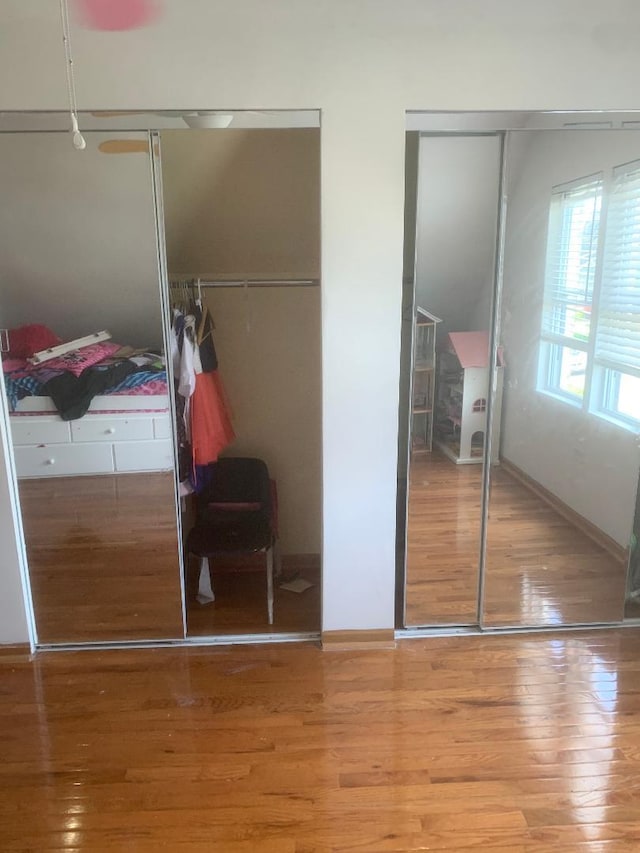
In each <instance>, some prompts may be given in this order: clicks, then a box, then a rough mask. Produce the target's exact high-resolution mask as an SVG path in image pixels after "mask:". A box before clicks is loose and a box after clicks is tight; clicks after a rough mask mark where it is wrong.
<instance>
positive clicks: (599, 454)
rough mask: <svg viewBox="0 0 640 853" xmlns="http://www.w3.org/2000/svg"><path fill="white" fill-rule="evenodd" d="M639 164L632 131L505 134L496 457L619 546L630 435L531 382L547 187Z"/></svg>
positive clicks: (625, 519)
mask: <svg viewBox="0 0 640 853" xmlns="http://www.w3.org/2000/svg"><path fill="white" fill-rule="evenodd" d="M512 154H513V157H512V156H511V155H512ZM638 157H640V132H639V131H608V132H607V131H580V132H573V131H544V132H531V133H527V132H524V133H515V134H513V138H512V141H511V143H510V146H509V159H510V161H512V163H513V166H514V167H513V169H512V170H511V173H512V180H511V181H510V188H509V206H508V213H507V233H506V250H505V271H504V291H503V311H502V316H503V328H502V343H503V344H504V347H505V360H506V370H505V385H504V397H503V408H502V412H503V420H502V434H501V442H502V445H501V455H502V457H503V458H505V459H508V460H509V461H511V462H513V463H514V464H515V465H517V466H518V467H519V468H521V469H522V470H524V471H525V472H526V473H527V474H529V476H530V477H532V478H533V479H534V480H537V481H538V482H539V483H541V484H542V485H543V486H544V487H545V488H546V489H548V490H549V491H551V492H553V493H554V494H555V495H557V496H558V497H559V498H560V500H562V501H563V502H564V503H566V504H568V505H569V506H570V507H571V508H572V509H574V510H575V511H576V512H578V513H579V514H580V515H582V516H583V517H585V518H587V519H588V520H589V521H591V522H592V523H593V524H595V525H596V526H597V527H599V528H600V529H601V530H603V531H604V532H605V533H606V534H608V535H609V536H611V537H612V538H613V539H615V540H616V541H617V542H618V543H620V544H621V545H623V546H626V545H627V544H628V541H629V535H630V533H631V522H632V518H633V510H634V506H635V494H636V488H637V485H638V461H639V453H638V445H637V437H636V435H635V434H634V433H633V432H631V431H629V430H627V429H623V428H622V427H618V426H615V425H613V424H610V423H608V422H607V421H604V420H603V419H602V418H599V417H597V416H595V415H592V414H587V413H585V412H583V411H582V410H581V409H577V408H574V407H572V406H571V405H568V404H567V403H564V402H561V401H559V400H556V399H553V398H552V397H549V396H548V395H546V394H541V393H540V392H538V391H536V382H537V370H538V354H539V338H540V325H541V312H542V301H543V293H544V267H545V254H546V240H547V227H548V221H549V201H550V197H551V188H552V187H553V186H555V185H557V184H562V183H566V182H568V181H571V180H575V179H576V178H580V177H584V176H586V175H590V174H593V173H594V172H598V171H600V170H607V169H610V168H611V167H612V166H615V165H619V164H621V163H625V162H627V161H629V160H633V159H636V158H638Z"/></svg>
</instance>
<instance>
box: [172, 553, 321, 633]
mask: <svg viewBox="0 0 640 853" xmlns="http://www.w3.org/2000/svg"><path fill="white" fill-rule="evenodd" d="M254 562H255V563H256V565H257V566H258V569H257V571H253V572H251V571H242V572H233V571H228V572H226V571H215V570H214V572H213V586H214V589H215V596H216V600H215V601H214V602H211V603H210V604H204V605H203V604H199V603H198V601H197V600H196V594H197V590H198V576H199V572H200V567H199V563H198V560H197V559H196V558H194V557H191V559H190V561H189V569H188V576H189V583H188V585H187V593H188V595H187V635H188V636H190V637H202V636H205V637H207V636H209V637H211V636H224V635H226V634H257V633H264V634H272V633H303V632H319V631H320V600H321V597H322V596H321V592H322V589H321V579H320V555H319V554H318V555H313V554H303V555H300V556H299V557H296V555H286V556H285V557H284V558H283V571H282V576H281V577H280V578H275V579H274V599H275V600H274V608H273V625H269V621H268V619H267V592H266V574H265V571H264V569H263V568H262V569H261V568H260V567H261V566H264V556H263V555H262V554H259V555H256V559H255V561H254ZM294 578H302V579H304V580H306V581H308V582H309V583H311V584H312V586H311V588H310V589H306V590H305V591H304V592H300V593H297V592H291V591H290V590H286V589H281V587H280V584H281V583H283V582H285V581H287V580H293V579H294Z"/></svg>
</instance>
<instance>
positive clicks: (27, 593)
mask: <svg viewBox="0 0 640 853" xmlns="http://www.w3.org/2000/svg"><path fill="white" fill-rule="evenodd" d="M0 386H2V387H1V389H0V443H2V446H3V454H4V460H5V466H6V470H7V486H8V490H9V504H10V506H11V517H12V520H13V528H14V531H15V539H16V548H17V553H18V567H19V570H20V584H21V586H22V596H23V601H24V609H25V616H26V621H27V632H28V635H29V648H30V650H31V653H32V654H33V652H34V651H35V650H36V644H37V642H38V632H37V628H36V619H35V611H34V607H33V596H32V594H31V582H30V580H29V565H28V562H27V550H26V544H25V538H24V529H23V527H22V510H21V508H20V494H19V492H18V477H17V474H16V466H15V460H14V457H13V443H12V441H11V433H10V431H9V406H8V403H7V395H6V389H5V385H4V382H0Z"/></svg>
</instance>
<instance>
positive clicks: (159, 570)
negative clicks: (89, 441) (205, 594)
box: [19, 473, 321, 643]
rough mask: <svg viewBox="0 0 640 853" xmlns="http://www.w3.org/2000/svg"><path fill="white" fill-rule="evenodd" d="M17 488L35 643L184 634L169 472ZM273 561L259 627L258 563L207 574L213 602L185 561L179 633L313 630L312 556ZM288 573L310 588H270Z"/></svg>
mask: <svg viewBox="0 0 640 853" xmlns="http://www.w3.org/2000/svg"><path fill="white" fill-rule="evenodd" d="M19 489H20V501H21V505H22V513H23V524H24V530H25V541H26V545H27V559H28V563H29V573H30V577H31V586H32V593H33V599H34V609H35V614H36V624H37V629H38V641H39V642H40V643H82V642H96V641H104V640H110V641H118V640H138V639H176V638H182V637H183V636H184V632H183V626H182V604H181V590H180V574H179V567H178V544H177V534H176V517H175V504H174V496H173V495H174V493H173V475H172V474H170V473H137V474H119V475H118V474H116V475H105V476H99V477H52V478H42V479H34V480H20V481H19ZM283 565H284V573H283V577H282V579H281V580H276V583H275V607H274V624H273V625H269V623H268V621H267V607H266V588H265V587H266V575H265V572H264V570H262V571H261V570H258V571H256V572H242V573H239V574H232V573H229V574H227V573H221V574H218V573H216V575H215V588H216V601H215V602H214V603H213V604H210V605H205V606H203V605H200V604H198V602H197V601H196V600H195V595H196V592H197V583H198V565H197V561H192V562H191V564H190V569H191V571H190V572H189V577H188V584H187V633H188V635H191V636H218V635H226V634H247V633H274V632H276V633H283V632H295V633H302V632H315V631H318V632H319V631H320V599H321V587H320V566H319V556H317V555H301V556H300V558H299V559H296V557H295V556H294V557H291V556H285V557H284V558H283ZM296 576H300V577H304V578H306V579H307V580H309V581H310V582H311V583H312V584H313V586H312V588H311V589H308V590H306V591H305V592H302V593H295V592H289V591H287V590H283V589H280V583H281V582H282V580H285V579H290V578H293V577H296Z"/></svg>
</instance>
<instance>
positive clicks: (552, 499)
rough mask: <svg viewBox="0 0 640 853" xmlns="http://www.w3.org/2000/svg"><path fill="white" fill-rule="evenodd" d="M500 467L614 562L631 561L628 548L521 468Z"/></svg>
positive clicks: (509, 464)
mask: <svg viewBox="0 0 640 853" xmlns="http://www.w3.org/2000/svg"><path fill="white" fill-rule="evenodd" d="M500 467H501V468H502V470H503V471H506V472H507V474H510V475H511V476H512V477H513V478H514V480H517V481H518V482H519V483H521V484H522V485H523V486H525V487H526V488H527V489H529V491H531V492H533V493H534V494H535V495H537V496H538V497H539V498H540V499H541V500H543V501H544V502H545V503H546V504H548V505H549V506H550V507H551V508H552V509H554V510H555V511H556V512H557V513H558V515H561V516H562V517H563V518H564V519H566V521H568V522H569V523H570V524H573V526H574V527H577V528H578V530H580V531H581V532H582V533H584V535H585V536H588V537H589V539H591V540H592V542H595V544H596V545H599V546H600V548H603V549H604V550H605V551H606V552H607V553H608V554H610V555H611V556H612V557H613V558H614V560H616V561H617V562H618V563H622V564H623V565H626V564H627V562H628V560H629V550H628V549H627V548H623V547H622V545H619V544H618V543H617V542H616V541H615V539H612V538H611V537H610V536H607V534H606V533H603V532H602V530H600V528H598V527H596V525H595V524H593V522H591V521H589V520H588V519H586V518H585V517H584V516H582V515H580V513H577V512H576V511H575V510H574V509H572V508H571V507H570V506H569V505H568V504H566V503H564V501H561V500H560V498H558V497H557V496H556V495H554V494H553V492H550V491H549V490H548V489H545V487H544V486H543V485H542V484H541V483H539V482H538V481H537V480H534V479H533V477H530V476H529V475H528V474H525V472H524V471H523V470H522V469H521V468H518V466H517V465H514V464H513V462H510V461H509V460H508V459H501V460H500Z"/></svg>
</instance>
